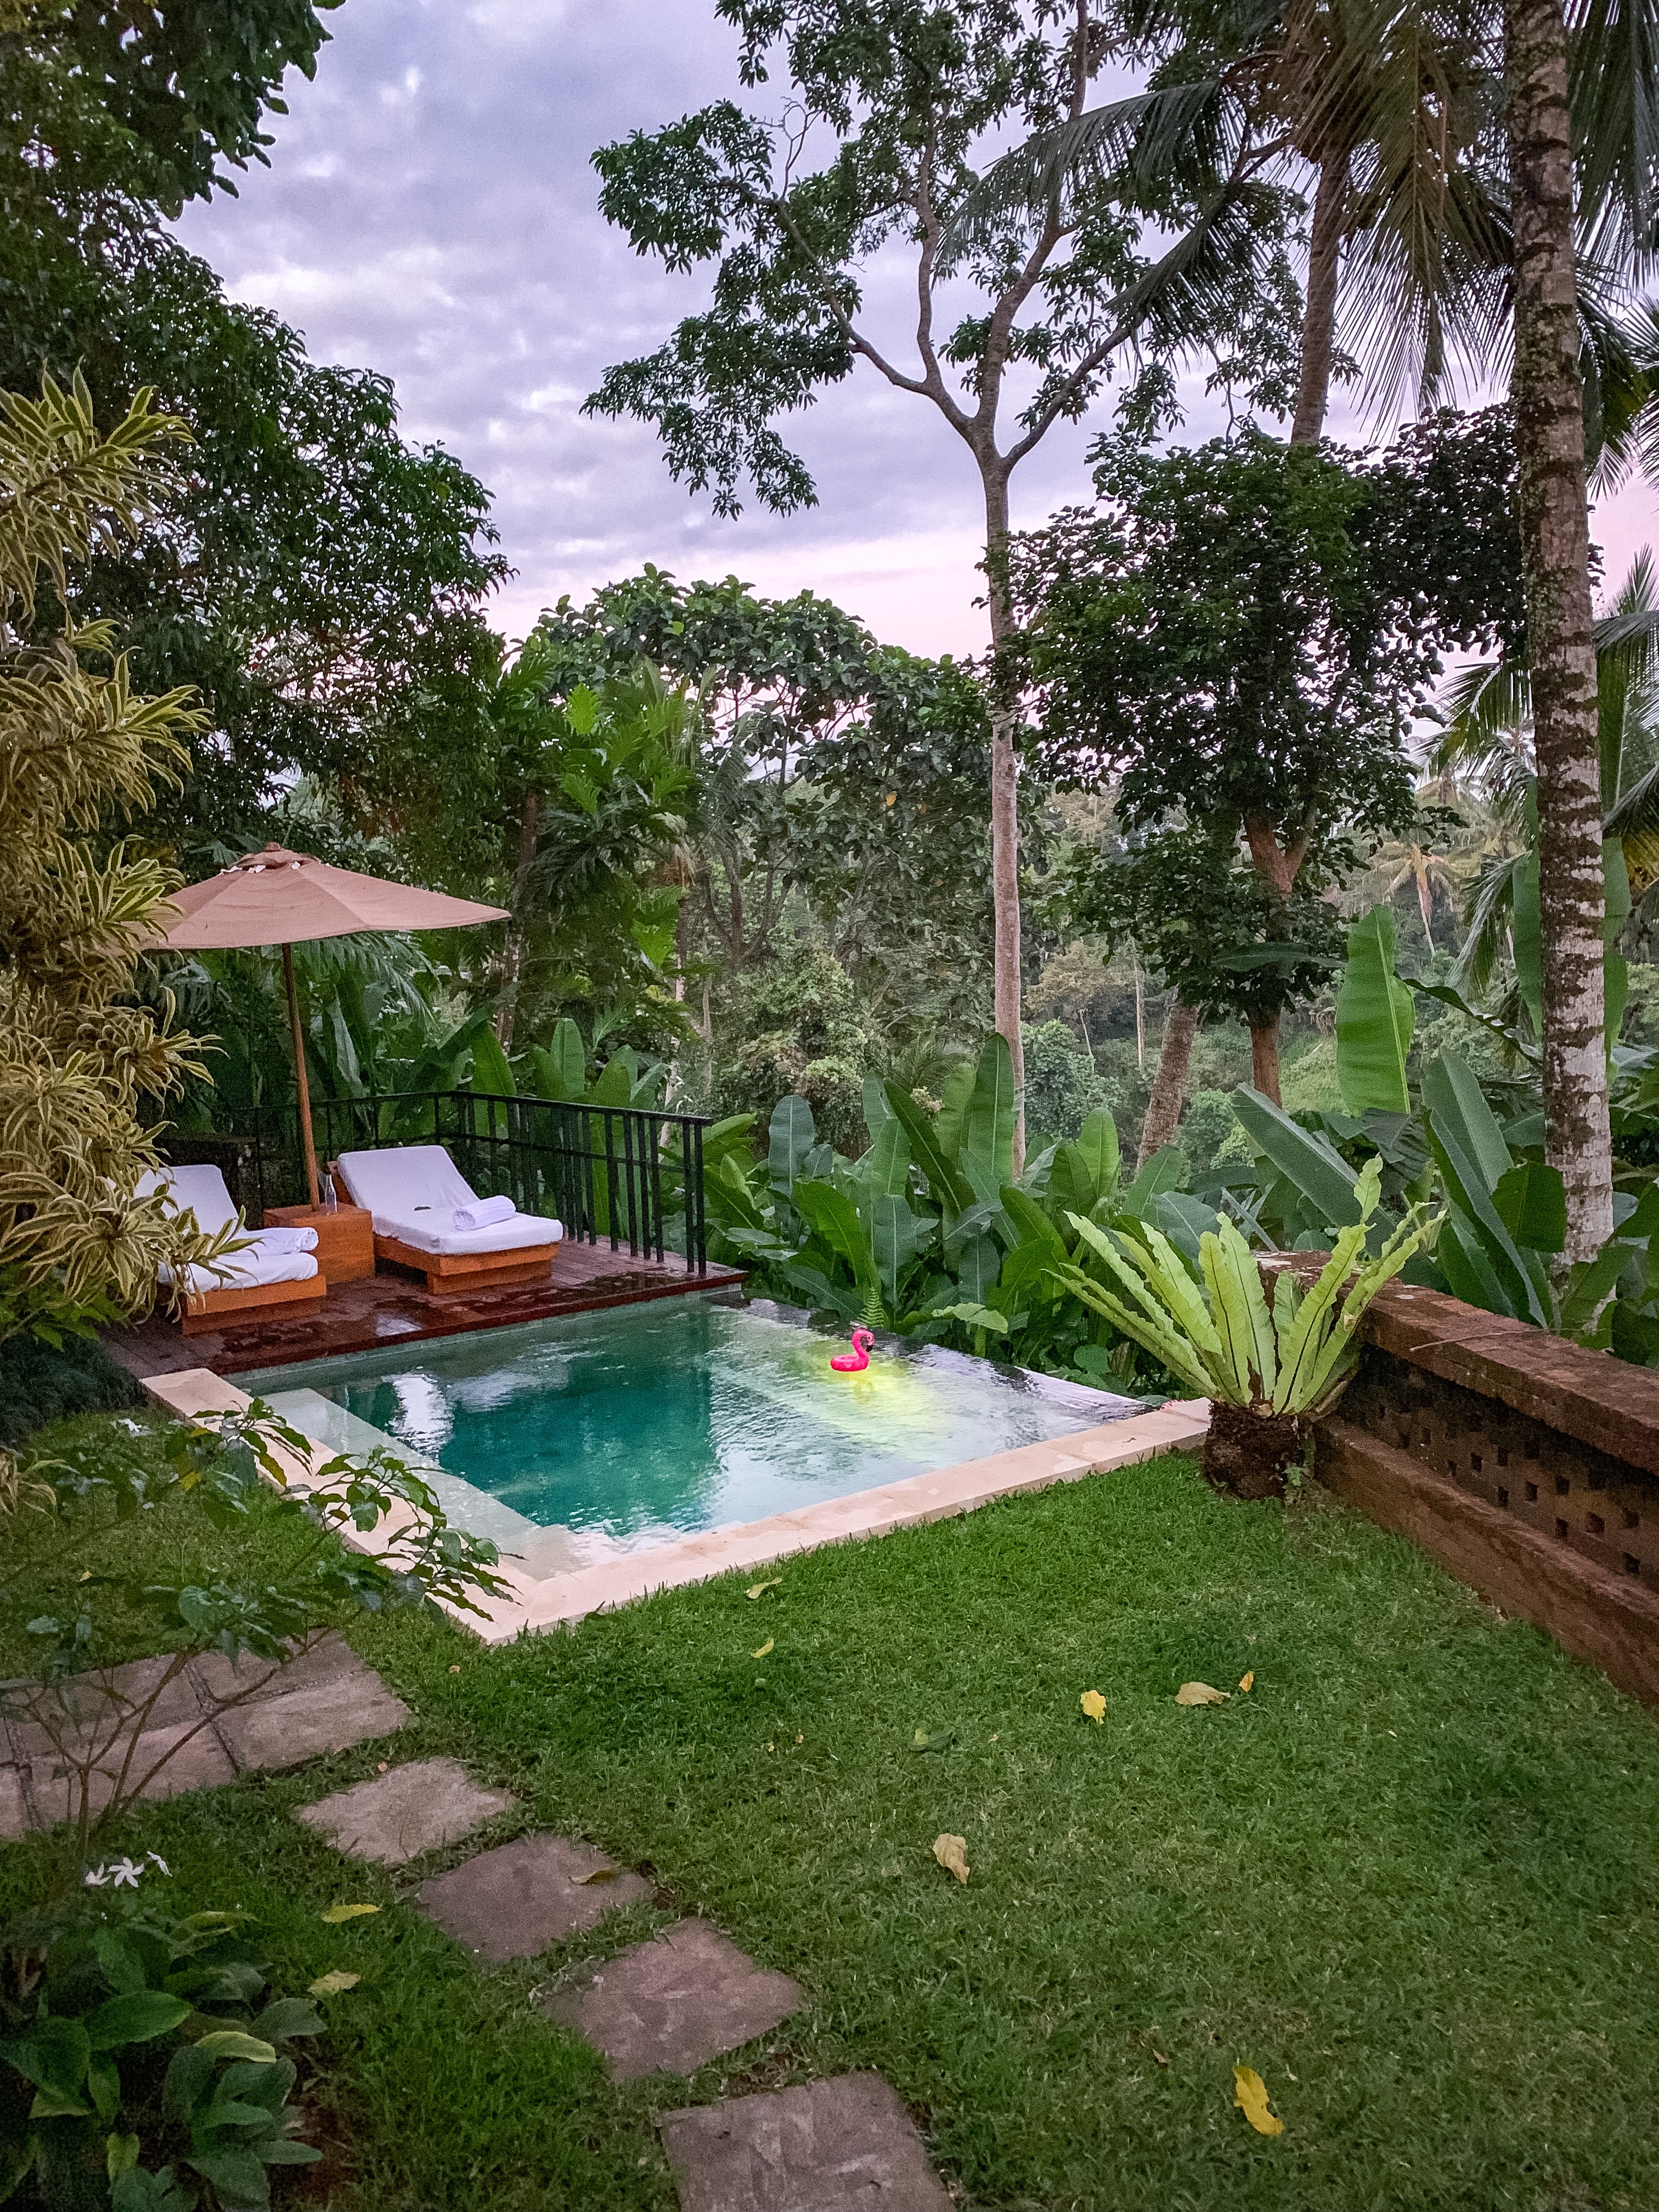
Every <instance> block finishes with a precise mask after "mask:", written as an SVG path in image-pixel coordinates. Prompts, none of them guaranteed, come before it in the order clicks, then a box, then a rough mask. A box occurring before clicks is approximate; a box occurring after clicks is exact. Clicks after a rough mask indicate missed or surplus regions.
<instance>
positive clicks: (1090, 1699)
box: [1078, 1690, 1106, 1728]
mask: <svg viewBox="0 0 1659 2212" xmlns="http://www.w3.org/2000/svg"><path fill="white" fill-rule="evenodd" d="M1078 1703H1079V1705H1081V1706H1082V1708H1083V1710H1084V1711H1085V1713H1087V1714H1088V1716H1089V1717H1090V1719H1091V1721H1092V1722H1093V1723H1094V1724H1095V1726H1096V1727H1097V1728H1098V1727H1099V1726H1100V1723H1102V1721H1103V1720H1104V1719H1105V1717H1106V1700H1105V1699H1104V1698H1103V1697H1102V1696H1101V1694H1100V1692H1099V1691H1098V1690H1085V1692H1083V1695H1082V1696H1081V1697H1080V1698H1079V1699H1078Z"/></svg>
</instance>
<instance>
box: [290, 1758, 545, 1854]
mask: <svg viewBox="0 0 1659 2212" xmlns="http://www.w3.org/2000/svg"><path fill="white" fill-rule="evenodd" d="M518 1802H519V1801H518V1799H517V1798H516V1797H513V1796H510V1795H509V1794H508V1792H507V1790H485V1789H483V1788H481V1787H480V1785H479V1784H477V1783H476V1782H475V1781H474V1780H473V1779H472V1777H471V1775H470V1774H469V1773H468V1772H467V1771H466V1769H465V1767H464V1766H463V1765H461V1763H460V1761H459V1759H412V1760H411V1761H410V1764H409V1765H407V1766H394V1767H393V1768H392V1771H391V1772H390V1773H389V1774H376V1775H374V1776H371V1778H369V1780H368V1781H367V1782H354V1783H353V1784H352V1785H351V1787H350V1788H349V1790H336V1791H335V1793H334V1795H333V1796H331V1797H324V1798H321V1799H319V1801H318V1802H317V1803H316V1804H314V1805H302V1806H301V1807H300V1808H299V1810H298V1812H297V1814H295V1818H296V1819H298V1820H303V1821H304V1822H305V1824H306V1826H307V1827H308V1828H314V1829H315V1830H316V1831H317V1832H318V1834H319V1836H325V1837H326V1838H328V1840H329V1842H330V1843H331V1844H333V1846H334V1848H335V1850H337V1851H343V1852H344V1854H345V1856H346V1857H348V1858H350V1859H368V1860H371V1861H372V1862H373V1863H374V1864H375V1865H376V1866H406V1865H407V1864H408V1863H409V1862H410V1859H417V1858H419V1857H420V1856H421V1854H422V1851H435V1850H441V1849H442V1847H443V1846H444V1845H445V1844H456V1843H459V1841H460V1839H461V1838H462V1837H463V1836H470V1835H471V1833H472V1831H473V1830H474V1829H475V1828H479V1827H482V1826H483V1824H484V1822H485V1821H486V1820H490V1819H492V1818H493V1817H494V1816H495V1814H497V1813H505V1812H507V1811H510V1810H511V1808H513V1806H514V1805H516V1804H517V1803H518Z"/></svg>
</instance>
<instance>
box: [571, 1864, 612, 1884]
mask: <svg viewBox="0 0 1659 2212" xmlns="http://www.w3.org/2000/svg"><path fill="white" fill-rule="evenodd" d="M621 1871H622V1869H621V1868H620V1867H595V1868H594V1869H593V1871H592V1874H578V1875H572V1876H571V1880H572V1881H574V1882H575V1883H576V1884H577V1885H578V1886H579V1887H580V1888H582V1889H592V1888H594V1887H596V1886H597V1885H598V1884H599V1883H600V1882H602V1881H615V1880H616V1879H617V1875H618V1874H620V1872H621Z"/></svg>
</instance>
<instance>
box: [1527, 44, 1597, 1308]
mask: <svg viewBox="0 0 1659 2212" xmlns="http://www.w3.org/2000/svg"><path fill="white" fill-rule="evenodd" d="M1504 78H1505V96H1504V133H1505V136H1506V138H1507V140H1508V145H1509V158H1510V184H1511V187H1512V191H1513V204H1514V222H1515V368H1514V372H1513V374H1512V376H1511V379H1510V391H1511V393H1512V395H1513V398H1514V403H1515V417H1516V446H1517V449H1518V452H1519V455H1520V462H1521V526H1522V546H1523V552H1524V560H1525V566H1526V579H1527V650H1528V661H1529V663H1530V670H1531V683H1532V708H1533V744H1534V757H1535V760H1536V763H1537V775H1538V824H1539V856H1538V859H1539V867H1538V874H1539V920H1540V941H1541V956H1542V961H1541V965H1542V977H1541V981H1542V1006H1543V1026H1544V1035H1543V1089H1544V1123H1545V1130H1546V1139H1547V1158H1548V1160H1549V1163H1550V1164H1551V1166H1553V1167H1555V1168H1559V1170H1560V1172H1561V1177H1562V1180H1563V1182H1565V1185H1566V1193H1567V1239H1566V1243H1565V1248H1564V1250H1563V1255H1562V1256H1563V1262H1564V1264H1566V1265H1571V1263H1572V1262H1573V1261H1578V1260H1588V1259H1589V1258H1591V1257H1592V1256H1593V1255H1595V1253H1596V1252H1598V1251H1600V1249H1601V1246H1602V1245H1603V1244H1604V1243H1606V1242H1607V1238H1608V1237H1610V1236H1611V1235H1612V1234H1613V1138H1612V1130H1611V1126H1610V1123H1609V1119H1608V1105H1607V1052H1606V1043H1605V1034H1604V1033H1605V1022H1606V1006H1605V1001H1604V997H1603V988H1602V951H1603V947H1602V925H1603V919H1604V912H1605V899H1606V891H1605V885H1604V881H1603V877H1602V860H1601V760H1600V747H1599V744H1598V742H1597V713H1596V696H1595V639H1594V636H1593V634H1592V629H1591V623H1592V620H1593V611H1592V608H1591V605H1590V572H1589V508H1588V506H1587V504H1586V501H1585V486H1584V399H1583V377H1582V374H1581V373H1580V368H1579V330H1578V287H1577V240H1576V235H1575V234H1576V230H1577V219H1576V217H1577V210H1576V209H1575V204H1574V197H1575V196H1574V184H1573V163H1572V154H1573V147H1572V131H1571V116H1570V113H1569V110H1568V103H1567V86H1568V63H1567V27H1566V21H1565V15H1563V13H1562V9H1561V6H1560V0H1504Z"/></svg>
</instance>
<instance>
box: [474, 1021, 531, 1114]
mask: <svg viewBox="0 0 1659 2212" xmlns="http://www.w3.org/2000/svg"><path fill="white" fill-rule="evenodd" d="M472 1088H473V1089H474V1090H475V1091H482V1092H483V1093H484V1095H485V1096H486V1097H491V1098H512V1097H516V1095H517V1093H518V1088H519V1086H518V1085H517V1084H516V1083H515V1082H514V1081H513V1070H512V1068H511V1067H510V1066H508V1065H507V1054H505V1053H504V1052H503V1051H502V1050H501V1044H500V1042H499V1040H498V1039H497V1037H496V1036H495V1031H494V1030H479V1031H478V1034H477V1036H475V1037H474V1038H473V1040H472Z"/></svg>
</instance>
